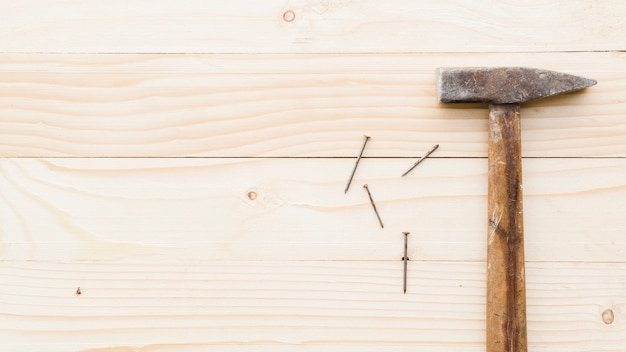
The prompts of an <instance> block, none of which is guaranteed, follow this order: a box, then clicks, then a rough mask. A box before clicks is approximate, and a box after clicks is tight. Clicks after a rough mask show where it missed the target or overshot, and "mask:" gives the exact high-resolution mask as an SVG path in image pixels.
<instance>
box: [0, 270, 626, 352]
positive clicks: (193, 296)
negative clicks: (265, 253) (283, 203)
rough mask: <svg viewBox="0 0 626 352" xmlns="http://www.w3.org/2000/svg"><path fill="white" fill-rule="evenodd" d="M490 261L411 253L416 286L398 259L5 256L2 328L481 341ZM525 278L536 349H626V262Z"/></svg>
mask: <svg viewBox="0 0 626 352" xmlns="http://www.w3.org/2000/svg"><path fill="white" fill-rule="evenodd" d="M484 268H485V264H484V263H463V262H460V263H445V262H439V263H433V262H419V261H411V262H410V263H409V278H408V279H409V287H408V288H409V290H408V292H407V294H406V295H405V294H402V285H401V281H402V262H401V261H399V260H398V261H381V262H371V261H365V262H341V261H334V262H308V261H298V262H294V261H288V262H282V261H263V262H240V261H236V262H213V263H207V264H205V265H198V264H191V263H190V264H178V263H167V262H162V263H159V264H156V263H145V264H137V263H134V264H129V263H124V264H117V265H115V264H110V263H108V264H107V263H102V264H93V263H76V262H74V263H53V262H37V261H34V262H7V261H3V262H2V263H0V278H1V280H2V282H3V285H2V286H0V299H1V300H2V302H3V304H2V305H1V306H0V312H1V313H0V319H1V320H2V324H1V325H0V326H1V327H0V337H1V338H2V344H3V346H4V348H7V350H13V351H14V350H19V351H49V352H53V351H63V352H66V351H78V350H90V351H93V350H92V349H97V348H100V349H103V350H104V349H105V348H106V351H118V350H116V349H115V348H118V349H119V351H199V350H202V351H252V350H254V351H293V350H302V351H329V350H339V349H342V350H357V349H358V350H360V351H380V350H385V351H429V352H430V351H441V352H443V351H463V352H466V351H467V352H469V351H476V352H478V351H484V326H485V322H484V314H485V307H484V300H485V297H484V291H485V284H484V275H485V271H484V270H485V269H484ZM527 278H528V328H529V332H528V339H529V347H530V349H532V350H533V351H544V352H550V351H555V352H556V351H559V352H560V351H563V350H567V351H575V352H592V351H593V352H597V351H615V352H617V351H622V350H623V346H624V345H625V344H626V329H625V328H624V324H625V323H624V322H625V321H626V314H625V310H624V307H626V294H625V292H626V265H624V264H601V263H529V264H528V268H527ZM78 287H80V289H81V295H76V290H77V288H78ZM609 309H610V310H612V312H613V316H614V321H613V322H612V323H611V324H606V323H605V322H604V321H603V319H602V313H603V312H605V311H606V310H609ZM101 351H102V350H101Z"/></svg>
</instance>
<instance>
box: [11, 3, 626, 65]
mask: <svg viewBox="0 0 626 352" xmlns="http://www.w3.org/2000/svg"><path fill="white" fill-rule="evenodd" d="M183 4H184V6H181V2H180V1H173V0H152V1H149V2H146V1H139V2H136V1H133V2H128V1H119V0H114V1H111V0H107V1H104V0H83V1H58V0H43V1H42V0H23V1H19V2H12V1H10V2H6V1H5V2H2V3H0V13H2V14H3V18H2V21H0V43H1V45H0V51H2V52H96V53H110V52H124V53H129V52H130V53H136V52H142V53H145V52H159V53H172V52H176V53H180V52H187V53H188V52H204V53H206V52H209V53H312V52H343V53H349V52H510V51H516V52H520V51H535V52H536V51H545V52H553V51H584V50H596V51H606V50H623V49H624V46H625V44H626V41H625V40H626V39H625V37H624V34H625V33H626V27H625V25H624V21H623V15H624V13H626V4H625V3H624V2H623V1H621V0H604V1H592V0H582V1H581V0H579V1H568V0H550V1H546V0H533V1H524V2H522V3H520V2H511V1H498V0H485V1H473V2H471V3H468V2H463V1H457V0H441V1H421V2H419V3H416V2H415V1H412V0H394V1H391V2H381V1H376V0H359V1H345V0H329V1H324V0H315V1H305V0H289V1H284V0H272V1H263V3H261V4H260V3H259V2H257V1H253V0H231V1H228V2H224V1H203V0H187V1H185V2H184V3H183ZM287 11H291V14H289V13H287ZM290 20H291V21H290Z"/></svg>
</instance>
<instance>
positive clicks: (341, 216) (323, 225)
mask: <svg viewBox="0 0 626 352" xmlns="http://www.w3.org/2000/svg"><path fill="white" fill-rule="evenodd" d="M412 162H413V159H377V158H364V159H363V160H362V161H361V163H360V165H359V168H358V170H357V173H356V176H355V180H354V182H353V185H352V188H351V189H350V191H349V192H348V194H347V195H344V193H343V190H344V187H345V184H346V181H347V178H348V176H349V174H350V171H351V169H352V166H353V165H354V158H346V159H180V158H174V159H158V158H156V159H154V158H153V159H132V158H131V159H94V158H92V159H4V160H0V173H1V174H0V176H1V177H0V182H1V183H0V185H1V188H0V190H1V193H0V197H1V198H0V226H1V227H0V231H1V233H0V234H1V236H2V241H1V243H0V254H1V256H2V258H4V259H5V260H66V261H73V260H75V261H101V260H106V261H117V260H120V261H129V260H134V261H139V262H145V261H162V260H168V261H181V260H182V261H193V262H196V261H200V262H201V261H206V260H392V259H394V258H397V259H399V258H401V257H402V241H403V240H402V238H403V237H402V234H401V232H402V231H410V232H412V233H413V235H412V237H411V241H412V243H413V245H412V246H411V247H412V249H411V255H410V257H412V258H415V259H420V260H462V261H481V260H484V258H485V248H486V226H487V214H486V209H487V206H486V184H487V179H486V177H487V176H486V171H487V166H486V164H487V163H486V160H485V159H441V158H432V159H429V160H426V162H424V163H422V164H421V165H420V166H419V167H418V168H417V169H416V170H414V171H413V172H412V173H411V174H409V175H408V176H407V177H404V178H401V177H400V174H401V173H402V172H403V171H404V169H406V167H407V166H410V165H411V164H412ZM625 173H626V159H526V160H524V177H525V183H524V192H525V199H524V208H525V228H526V257H527V260H529V261H563V260H566V261H603V262H623V261H624V257H625V254H626V241H625V240H624V234H623V229H624V228H626V217H624V216H623V214H625V213H626V203H625V202H622V201H620V199H626V179H625V178H624V176H623V175H624V174H625ZM364 183H368V184H369V185H370V189H371V191H372V195H373V198H374V199H375V201H376V204H377V207H378V210H379V211H380V214H381V218H382V220H383V222H384V224H385V228H384V229H381V228H380V225H379V224H378V221H377V220H376V217H375V215H374V212H373V210H372V207H371V205H370V203H369V199H368V197H367V194H366V193H365V191H364V190H363V188H362V185H363V184H364ZM251 192H254V194H252V193H251Z"/></svg>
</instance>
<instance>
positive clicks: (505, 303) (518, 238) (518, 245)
mask: <svg viewBox="0 0 626 352" xmlns="http://www.w3.org/2000/svg"><path fill="white" fill-rule="evenodd" d="M519 114H520V107H519V105H517V104H502V105H492V106H490V110H489V187H488V202H489V206H488V216H489V223H488V236H489V237H488V242H487V243H488V248H487V352H526V351H527V347H526V345H527V342H526V284H525V279H524V277H525V270H524V227H523V212H522V153H521V135H520V117H519Z"/></svg>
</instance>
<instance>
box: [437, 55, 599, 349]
mask: <svg viewBox="0 0 626 352" xmlns="http://www.w3.org/2000/svg"><path fill="white" fill-rule="evenodd" d="M437 77H438V79H437V88H438V97H439V102H441V103H486V104H490V105H489V146H488V164H489V171H488V175H489V181H488V184H489V185H488V190H487V199H488V210H487V214H488V225H487V226H488V231H487V235H488V237H487V240H488V241H487V319H486V321H487V352H526V351H527V338H526V284H525V269H524V265H525V263H524V228H523V221H522V153H521V136H520V104H521V103H523V102H527V101H529V100H533V99H538V98H544V97H548V96H551V95H555V94H559V93H565V92H571V91H575V90H579V89H583V88H586V87H589V86H592V85H594V84H596V81H594V80H592V79H587V78H583V77H578V76H572V75H568V74H564V73H559V72H554V71H547V70H539V69H534V68H525V67H466V68H439V69H438V70H437Z"/></svg>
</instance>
